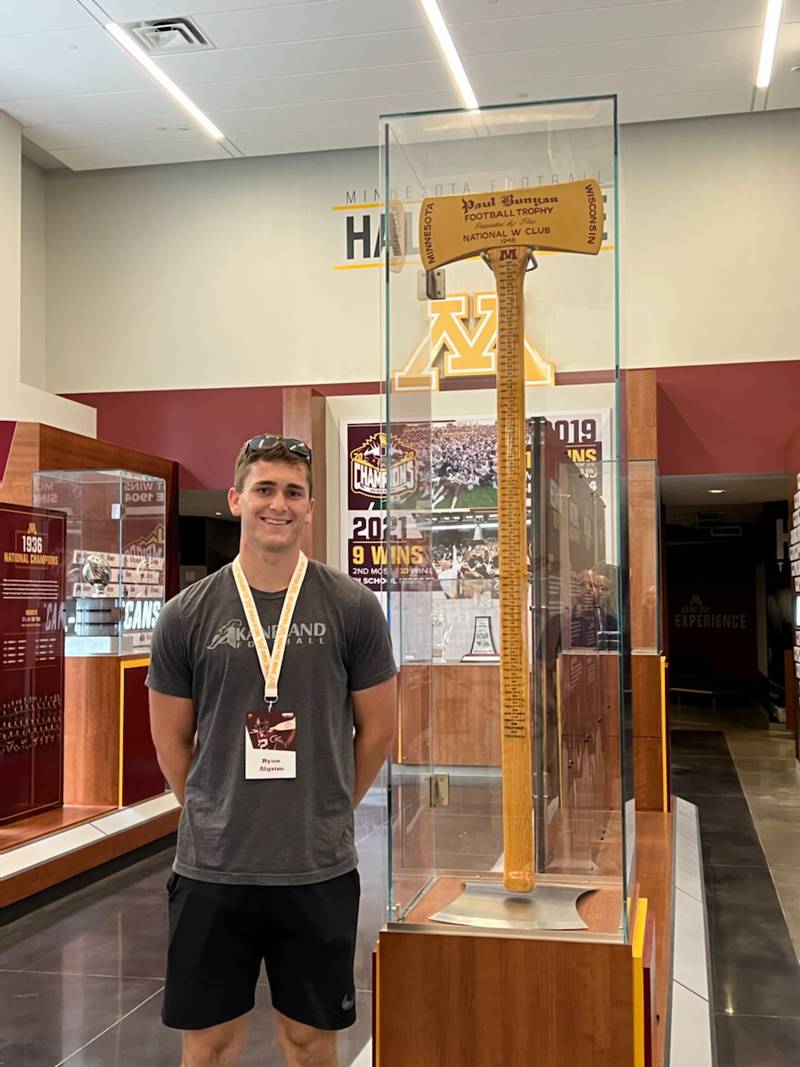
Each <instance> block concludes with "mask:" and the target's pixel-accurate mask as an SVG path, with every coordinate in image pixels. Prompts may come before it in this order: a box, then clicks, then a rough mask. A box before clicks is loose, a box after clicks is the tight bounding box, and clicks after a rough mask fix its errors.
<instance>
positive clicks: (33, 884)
mask: <svg viewBox="0 0 800 1067" xmlns="http://www.w3.org/2000/svg"><path fill="white" fill-rule="evenodd" d="M179 818H180V812H179V811H169V812H166V813H165V814H164V815H159V816H157V817H156V818H155V819H151V820H150V821H149V822H146V823H142V824H141V825H139V826H134V827H132V828H131V829H130V830H123V831H121V832H120V833H118V834H109V835H108V837H105V838H103V840H102V841H95V842H94V843H93V844H91V845H87V846H86V847H85V848H79V849H76V850H75V851H74V852H69V853H67V854H66V855H65V856H58V857H57V858H56V859H54V860H50V861H49V862H46V863H40V864H38V865H37V866H36V867H30V868H28V870H25V871H20V873H19V874H16V875H13V876H12V877H10V878H5V879H3V881H1V882H0V907H5V906H6V905H7V904H13V903H15V902H16V901H18V900H24V899H25V898H26V897H30V896H32V895H33V894H34V893H39V892H41V891H42V890H43V889H49V888H50V886H52V885H57V884H58V883H59V882H64V881H66V880H67V879H68V878H73V877H75V875H77V874H83V872H84V871H90V870H92V869H93V868H94V867H99V866H100V864H102V863H108V861H109V860H113V859H116V858H117V856H123V855H124V854H125V853H126V852H132V851H133V850H134V849H137V848H141V847H142V845H148V844H150V842H151V841H157V840H158V839H159V838H161V837H166V836H167V835H168V834H172V833H175V831H176V830H177V828H178V819H179Z"/></svg>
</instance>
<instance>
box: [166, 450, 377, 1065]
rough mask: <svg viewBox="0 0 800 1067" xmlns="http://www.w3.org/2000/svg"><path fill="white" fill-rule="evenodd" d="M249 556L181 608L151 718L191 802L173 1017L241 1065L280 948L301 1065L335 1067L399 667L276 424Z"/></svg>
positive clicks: (205, 1048) (209, 1058)
mask: <svg viewBox="0 0 800 1067" xmlns="http://www.w3.org/2000/svg"><path fill="white" fill-rule="evenodd" d="M228 502H229V505H230V509H231V511H232V513H233V514H234V515H236V516H237V517H239V518H240V519H241V535H240V542H239V556H238V557H237V559H236V560H234V562H233V563H232V564H229V565H227V566H225V567H223V568H222V570H220V571H217V572H216V573H215V574H212V575H209V576H208V577H207V578H204V579H203V580H202V581H200V582H197V583H196V584H195V585H192V586H190V587H189V588H188V589H185V590H184V591H183V592H182V593H180V594H179V595H178V596H176V597H175V598H174V599H173V600H171V601H169V603H168V604H166V605H165V607H164V609H163V611H162V612H161V615H160V617H159V620H158V625H157V627H156V630H155V633H154V635H153V646H152V652H151V662H150V672H149V675H148V685H149V687H150V722H151V729H152V734H153V741H154V744H155V747H156V752H157V754H158V760H159V763H160V765H161V768H162V770H163V771H164V774H165V776H166V778H167V780H168V781H169V783H170V785H171V787H172V789H173V790H174V792H175V795H176V796H177V797H178V800H179V801H180V802H181V805H182V807H183V811H182V813H181V821H180V827H179V830H178V848H177V854H176V857H175V865H174V868H173V874H172V876H171V878H170V880H169V883H168V892H169V920H170V940H169V952H168V959H167V977H166V989H165V994H164V1009H163V1019H164V1022H165V1024H166V1025H167V1026H172V1027H176V1028H178V1029H180V1030H182V1031H183V1059H182V1067H211V1065H213V1067H233V1065H234V1064H236V1063H237V1061H238V1059H239V1056H240V1054H241V1051H242V1048H243V1047H244V1041H245V1031H246V1026H247V1021H246V1016H247V1013H248V1012H249V1011H250V1010H251V1008H252V1007H253V1002H254V992H255V986H256V981H257V979H258V976H259V971H260V968H261V961H262V960H264V962H265V964H266V969H267V975H268V977H269V982H270V987H271V991H272V1003H273V1007H274V1009H275V1026H276V1032H277V1039H278V1044H279V1046H280V1048H281V1051H282V1053H283V1056H284V1060H285V1063H286V1064H287V1065H288V1067H335V1065H336V1063H337V1058H336V1031H337V1030H340V1029H344V1028H346V1027H348V1026H351V1025H352V1023H353V1022H354V1021H355V989H354V984H353V957H354V951H355V940H356V922H357V918H358V899H359V882H358V872H357V870H356V863H357V857H356V851H355V847H354V844H353V809H354V808H355V807H356V805H357V804H358V803H359V802H360V800H361V799H362V797H363V796H364V794H365V793H366V791H367V789H368V788H369V786H370V784H371V783H372V781H373V779H374V778H375V776H376V774H377V773H378V771H379V769H380V767H381V764H382V763H383V761H384V759H385V757H386V755H387V752H388V750H389V746H390V744H391V738H392V734H393V730H394V721H395V705H396V687H395V664H394V657H393V655H392V649H391V642H390V638H389V633H388V628H387V625H386V621H385V619H384V616H383V612H382V611H381V608H380V605H379V603H378V601H377V599H376V598H375V597H374V596H373V594H372V593H371V592H369V591H368V590H367V589H365V588H364V587H363V586H361V585H359V584H358V583H357V582H354V581H352V580H351V579H350V578H347V577H345V576H344V575H343V574H340V573H339V572H338V571H334V570H331V569H330V568H328V567H325V566H323V565H322V564H320V563H316V562H314V561H307V560H306V557H305V555H304V554H303V553H302V552H301V550H300V539H301V537H302V534H303V531H304V529H305V528H306V527H307V526H308V525H309V524H310V522H311V518H312V514H313V511H314V500H313V497H312V484H311V452H310V449H309V448H308V446H307V445H306V444H304V443H303V442H302V441H297V440H295V439H293V438H282V437H275V436H272V435H263V436H261V437H256V438H253V439H252V440H251V441H248V442H247V443H246V444H245V445H244V446H243V448H242V450H241V452H240V453H239V456H238V458H237V460H236V468H235V475H234V485H233V488H231V489H230V490H229V492H228Z"/></svg>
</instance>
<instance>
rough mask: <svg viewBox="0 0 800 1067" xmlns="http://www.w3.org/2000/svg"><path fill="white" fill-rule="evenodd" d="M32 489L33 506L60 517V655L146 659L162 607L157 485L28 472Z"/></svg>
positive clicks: (162, 510)
mask: <svg viewBox="0 0 800 1067" xmlns="http://www.w3.org/2000/svg"><path fill="white" fill-rule="evenodd" d="M32 488H33V500H34V503H35V504H37V506H40V507H50V508H56V509H58V510H60V511H64V512H65V513H66V516H67V543H66V571H67V575H66V588H67V601H66V640H65V651H66V654H67V655H68V656H91V655H102V654H116V655H122V654H125V653H135V652H147V651H148V649H149V648H150V635H151V633H152V630H153V627H154V626H155V622H156V619H157V618H158V615H159V612H160V610H161V606H162V605H163V603H164V573H165V568H164V552H165V536H164V533H165V528H166V483H165V482H164V479H163V478H154V477H151V476H150V475H147V474H136V473H134V472H132V471H121V470H77V471H36V472H35V473H34V474H33V476H32Z"/></svg>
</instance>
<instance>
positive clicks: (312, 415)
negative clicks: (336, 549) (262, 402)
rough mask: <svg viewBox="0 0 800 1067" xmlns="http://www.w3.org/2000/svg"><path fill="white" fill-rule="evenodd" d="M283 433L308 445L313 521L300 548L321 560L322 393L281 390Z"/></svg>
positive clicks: (323, 542) (304, 389)
mask: <svg viewBox="0 0 800 1067" xmlns="http://www.w3.org/2000/svg"><path fill="white" fill-rule="evenodd" d="M282 400H283V421H282V425H281V433H282V434H283V435H284V437H296V438H298V439H299V440H300V441H305V442H306V443H307V444H309V445H310V446H311V469H312V472H313V476H314V497H315V499H316V504H315V508H314V521H313V523H312V525H311V527H310V529H307V530H306V531H305V532H304V534H303V541H302V546H303V551H304V552H305V553H306V555H307V556H309V557H311V558H312V559H317V560H319V561H320V562H321V563H324V562H325V561H326V558H327V555H326V554H327V537H328V535H327V520H326V507H325V493H326V489H325V478H326V463H325V397H324V396H323V395H322V394H321V393H318V392H317V391H316V390H315V389H312V388H311V386H308V385H300V386H291V387H287V388H285V389H284V390H283V393H282Z"/></svg>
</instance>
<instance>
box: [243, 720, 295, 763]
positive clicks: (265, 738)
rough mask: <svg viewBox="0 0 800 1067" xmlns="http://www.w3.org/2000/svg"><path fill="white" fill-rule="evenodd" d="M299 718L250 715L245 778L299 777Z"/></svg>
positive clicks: (245, 735) (245, 757)
mask: <svg viewBox="0 0 800 1067" xmlns="http://www.w3.org/2000/svg"><path fill="white" fill-rule="evenodd" d="M296 743H297V716H296V715H295V713H294V712H293V711H280V710H278V709H277V708H263V709H261V710H260V711H248V713H247V715H246V717H245V727H244V776H245V778H256V779H261V780H264V779H270V778H296V777H297V748H296Z"/></svg>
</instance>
